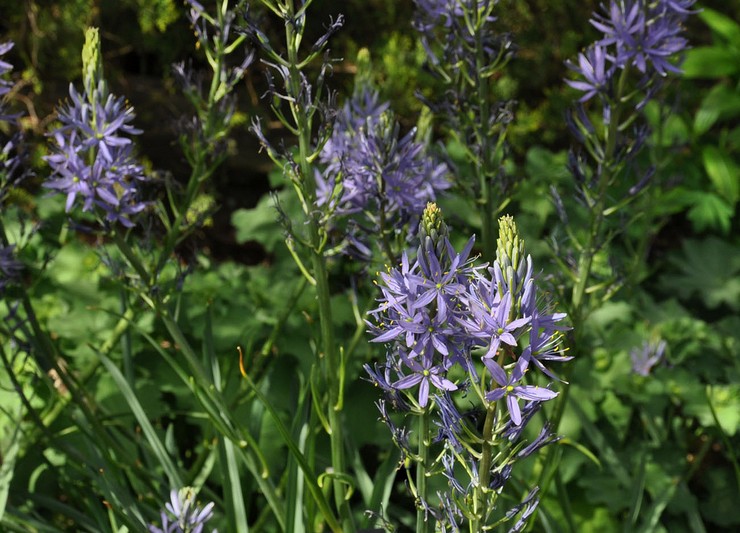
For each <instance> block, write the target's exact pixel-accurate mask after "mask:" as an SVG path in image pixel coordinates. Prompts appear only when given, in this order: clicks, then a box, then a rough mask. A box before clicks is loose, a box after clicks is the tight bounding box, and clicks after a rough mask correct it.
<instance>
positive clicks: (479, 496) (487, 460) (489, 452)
mask: <svg viewBox="0 0 740 533" xmlns="http://www.w3.org/2000/svg"><path fill="white" fill-rule="evenodd" d="M495 420H496V405H495V404H492V405H490V406H489V407H488V409H487V410H486V420H485V422H484V423H483V444H482V445H481V460H480V467H479V468H478V475H479V476H480V478H479V483H478V486H477V487H476V488H475V494H474V501H473V515H474V517H473V519H472V520H471V521H470V531H471V532H473V531H480V530H481V527H482V526H484V525H485V523H484V522H485V519H486V511H487V509H488V494H489V491H488V485H489V484H490V482H491V464H492V460H493V426H494V422H495Z"/></svg>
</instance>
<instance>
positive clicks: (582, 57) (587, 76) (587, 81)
mask: <svg viewBox="0 0 740 533" xmlns="http://www.w3.org/2000/svg"><path fill="white" fill-rule="evenodd" d="M566 65H567V66H568V68H570V69H572V70H574V71H576V72H577V73H579V74H580V75H581V76H583V78H584V81H579V80H565V83H567V84H568V85H570V86H571V87H573V88H574V89H578V90H579V91H583V92H584V93H585V94H584V95H583V96H582V97H581V98H580V99H579V100H578V101H579V102H586V101H588V100H590V99H591V98H593V97H594V96H596V95H597V94H605V93H607V92H608V91H609V87H608V86H609V84H610V83H611V81H612V76H613V74H614V68H613V67H611V68H607V65H606V48H605V47H604V46H603V45H601V44H598V43H597V44H594V45H592V46H591V47H589V48H588V49H587V50H586V52H585V53H582V54H578V66H575V65H574V64H573V63H571V62H570V61H568V62H566Z"/></svg>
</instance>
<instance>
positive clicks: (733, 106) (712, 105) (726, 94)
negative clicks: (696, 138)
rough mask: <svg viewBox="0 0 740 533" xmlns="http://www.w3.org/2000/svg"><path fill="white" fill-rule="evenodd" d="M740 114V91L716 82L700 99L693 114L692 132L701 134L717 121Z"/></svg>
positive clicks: (729, 118)
mask: <svg viewBox="0 0 740 533" xmlns="http://www.w3.org/2000/svg"><path fill="white" fill-rule="evenodd" d="M738 115H740V92H738V90H736V89H732V88H731V87H729V86H728V85H727V84H725V83H718V84H717V85H715V86H714V87H712V89H711V90H710V91H709V92H708V93H707V95H706V96H705V97H704V100H702V102H701V105H700V106H699V110H698V111H697V112H696V115H695V116H694V134H695V135H701V134H703V133H705V132H707V131H709V128H711V127H712V126H713V125H714V124H715V123H716V122H717V121H727V120H731V119H734V118H735V117H736V116H738Z"/></svg>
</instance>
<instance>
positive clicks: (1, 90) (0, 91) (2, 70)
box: [0, 41, 15, 117]
mask: <svg viewBox="0 0 740 533" xmlns="http://www.w3.org/2000/svg"><path fill="white" fill-rule="evenodd" d="M13 46H15V43H14V42H13V41H8V42H7V43H2V44H0V97H2V96H5V95H6V94H8V93H9V92H10V88H11V87H12V86H13V84H12V83H11V82H10V81H8V80H6V79H3V78H2V76H4V75H5V74H7V73H8V72H10V71H11V70H13V65H11V64H10V63H8V62H7V61H3V59H2V57H3V56H4V55H5V54H7V53H8V52H9V51H10V50H11V49H12V48H13ZM1 116H2V115H0V117H1Z"/></svg>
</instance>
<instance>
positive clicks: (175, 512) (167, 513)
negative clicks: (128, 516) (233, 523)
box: [149, 487, 218, 533]
mask: <svg viewBox="0 0 740 533" xmlns="http://www.w3.org/2000/svg"><path fill="white" fill-rule="evenodd" d="M196 496H197V494H196V492H195V490H194V489H192V488H191V487H184V488H182V489H180V490H175V489H172V491H171V492H170V501H169V502H167V503H166V504H165V509H164V510H163V511H162V512H161V513H160V518H161V520H162V527H157V526H155V525H153V524H152V525H150V526H149V531H150V533H202V532H203V530H204V529H203V528H204V527H205V524H206V522H208V521H209V520H210V519H211V518H213V507H214V505H215V504H214V503H213V502H211V503H209V504H207V505H205V506H204V507H202V508H201V507H199V506H198V505H197V504H196V501H195V498H196ZM212 533H218V532H217V531H216V530H215V529H214V530H213V531H212Z"/></svg>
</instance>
